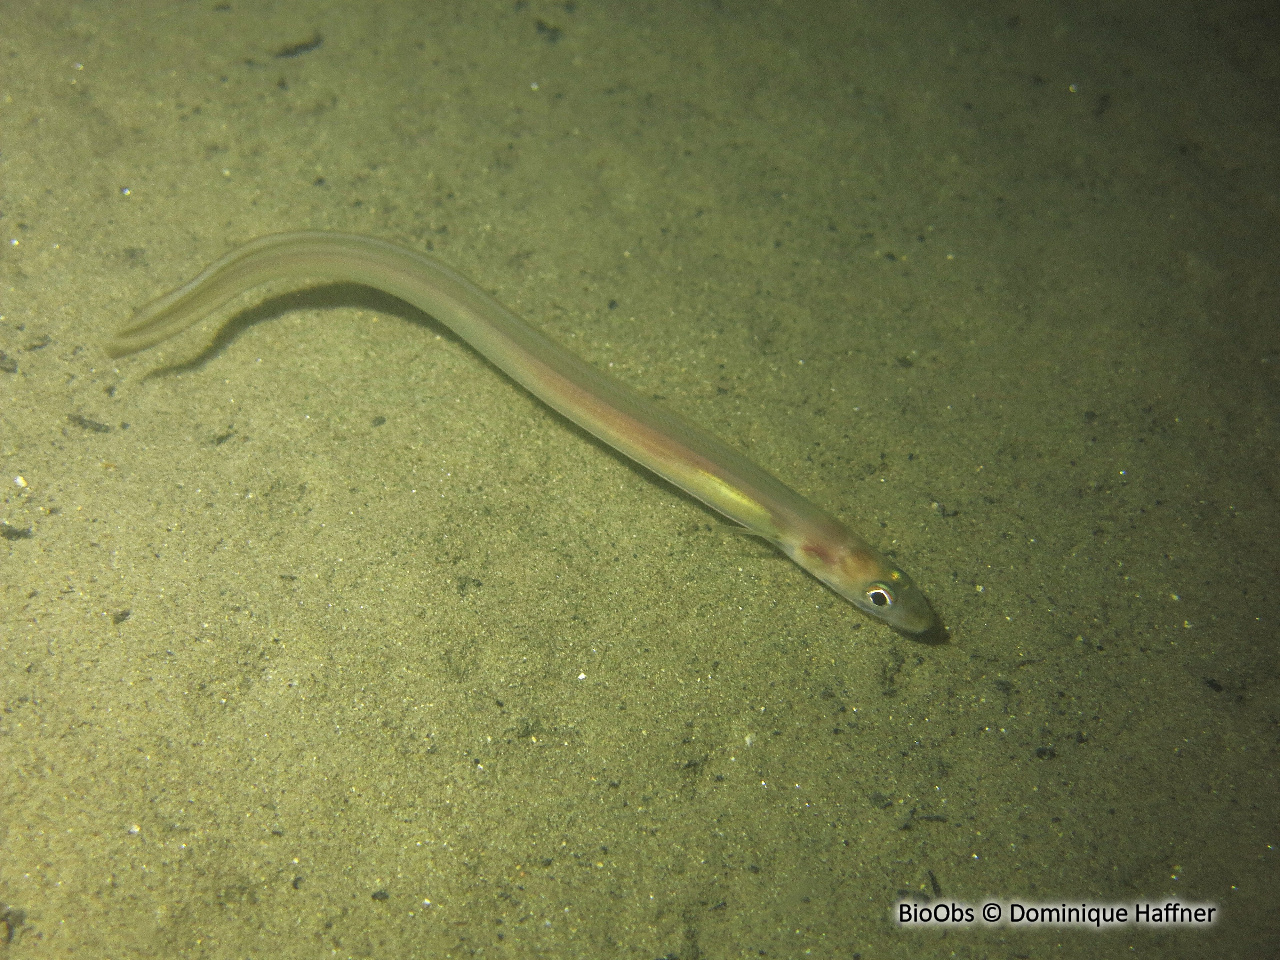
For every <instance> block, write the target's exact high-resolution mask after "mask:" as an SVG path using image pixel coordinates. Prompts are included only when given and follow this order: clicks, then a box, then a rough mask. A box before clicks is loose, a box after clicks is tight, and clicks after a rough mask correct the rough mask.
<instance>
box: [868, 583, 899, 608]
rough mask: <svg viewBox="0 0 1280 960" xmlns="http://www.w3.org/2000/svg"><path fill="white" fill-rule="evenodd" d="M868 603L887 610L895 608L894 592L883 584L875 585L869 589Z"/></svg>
mask: <svg viewBox="0 0 1280 960" xmlns="http://www.w3.org/2000/svg"><path fill="white" fill-rule="evenodd" d="M867 602H868V603H870V604H871V605H872V606H873V607H880V608H881V609H884V610H887V609H889V608H890V607H892V606H893V592H892V591H891V590H890V589H889V588H888V587H886V586H885V585H884V584H883V583H873V584H872V585H871V586H869V587H868V588H867Z"/></svg>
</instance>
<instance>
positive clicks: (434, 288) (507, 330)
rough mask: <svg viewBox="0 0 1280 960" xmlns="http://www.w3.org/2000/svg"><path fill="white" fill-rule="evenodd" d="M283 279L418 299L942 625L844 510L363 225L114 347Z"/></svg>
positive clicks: (777, 532) (558, 401)
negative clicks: (838, 515)
mask: <svg viewBox="0 0 1280 960" xmlns="http://www.w3.org/2000/svg"><path fill="white" fill-rule="evenodd" d="M279 280H294V281H304V280H309V281H326V282H332V281H341V282H348V283H358V284H363V285H366V286H370V287H375V288H377V289H379V290H383V291H386V292H387V293H389V294H392V295H393V296H396V297H399V298H400V299H402V300H405V301H406V302H408V303H410V304H412V305H413V306H415V307H417V308H418V309H419V310H422V311H423V312H424V313H427V314H430V315H431V316H432V317H434V318H435V319H436V320H438V321H440V322H441V323H443V324H444V325H445V326H447V327H449V328H450V329H451V330H453V331H454V333H456V334H457V335H458V336H460V337H461V338H462V339H464V340H466V341H467V342H468V343H469V344H471V346H472V347H474V348H475V349H476V350H477V351H479V352H480V353H481V354H482V355H483V356H484V357H485V358H486V359H488V360H489V361H490V362H491V363H493V364H494V366H496V367H498V368H499V369H500V370H502V371H503V372H504V373H505V374H507V376H509V377H511V379H513V380H515V381H516V382H517V383H519V384H520V385H521V386H523V387H524V388H525V389H527V390H528V391H529V392H530V393H532V394H533V395H534V396H536V397H537V398H538V399H540V400H542V401H543V402H544V403H546V404H547V405H548V406H550V407H552V408H553V409H555V410H556V411H558V412H559V413H561V414H563V415H564V416H565V417H568V418H569V419H570V420H572V421H573V422H574V423H576V424H578V425H579V426H580V427H582V428H583V429H584V430H587V431H589V432H591V433H593V434H594V435H595V436H597V437H599V438H600V439H601V440H603V441H604V442H605V443H607V444H609V445H610V446H612V447H614V448H615V449H617V450H618V451H620V452H621V453H623V454H625V455H626V456H628V457H630V458H631V459H632V460H634V461H636V462H637V463H639V464H641V465H642V466H644V467H647V468H648V469H650V470H652V471H653V472H654V473H656V474H658V475H659V476H661V477H664V478H666V479H667V480H669V481H670V482H672V483H674V484H675V485H676V486H678V487H680V488H681V489H683V490H685V491H687V492H688V493H690V494H691V495H693V496H695V497H697V498H698V499H699V500H701V501H702V502H703V503H705V504H707V505H708V506H709V507H712V508H713V509H715V510H718V511H719V512H720V513H722V514H724V515H725V516H726V517H728V518H729V519H731V520H734V521H736V522H737V523H740V524H742V526H744V527H746V528H747V529H748V530H750V531H751V532H752V533H755V534H758V535H759V536H761V537H764V538H765V539H766V540H768V541H770V542H771V543H773V544H774V545H775V546H777V548H778V549H779V550H781V551H782V552H783V553H785V554H786V555H787V556H788V557H790V558H791V559H792V560H794V561H795V562H796V563H798V564H799V565H800V566H801V567H803V568H804V569H805V570H807V571H809V573H811V574H813V575H814V576H815V577H817V578H818V579H819V580H821V581H822V582H823V583H825V584H826V585H827V586H829V587H830V588H831V589H832V590H834V591H835V592H836V593H838V594H840V595H841V596H842V597H844V598H846V599H847V600H849V601H851V602H852V603H853V604H854V605H856V606H858V607H859V608H861V609H862V610H864V611H866V612H867V613H869V614H870V615H871V616H873V617H875V618H876V619H878V620H881V621H883V622H884V623H886V624H888V625H889V626H890V627H893V628H894V629H896V630H899V631H902V632H903V633H908V634H923V633H926V632H931V631H934V630H936V629H938V622H937V619H936V617H935V616H934V613H933V610H932V609H931V608H930V606H929V603H928V601H927V600H926V599H925V596H924V594H923V593H921V592H920V590H919V589H918V588H917V587H916V586H915V585H914V584H913V583H912V582H911V580H910V578H909V577H907V575H906V574H905V573H903V572H902V571H901V570H900V569H898V567H897V566H896V565H895V564H893V563H892V562H890V561H889V560H888V559H887V558H886V557H884V556H883V555H881V554H880V553H879V552H877V551H876V550H875V549H874V548H872V547H871V546H870V545H869V544H868V543H867V542H866V541H864V540H862V539H861V538H860V537H858V536H857V535H856V534H854V533H853V532H851V531H850V530H848V529H847V528H846V527H845V526H844V525H843V524H841V523H840V521H838V520H836V519H835V518H834V517H832V516H830V515H829V514H827V513H826V512H824V511H823V510H820V509H819V508H818V507H816V506H814V505H813V504H812V503H810V502H809V501H808V500H806V499H804V497H802V496H800V495H799V494H798V493H796V492H795V491H794V490H792V489H791V488H790V487H788V486H786V485H785V484H784V483H782V482H781V481H779V480H778V479H776V478H775V477H774V476H772V475H771V474H769V473H768V472H766V471H765V470H763V469H761V468H760V467H758V466H756V465H755V464H754V463H752V462H751V461H750V460H748V459H747V458H746V457H744V456H742V455H741V454H740V453H737V452H736V451H734V450H732V449H731V448H729V447H727V446H726V445H725V444H723V443H721V442H720V441H719V440H717V439H716V438H715V437H713V436H711V435H710V434H708V433H705V432H704V431H702V430H699V429H698V428H697V427H694V426H692V425H691V424H688V423H685V422H684V421H683V420H680V419H679V418H677V417H676V416H674V415H672V414H670V413H668V412H666V411H664V410H662V409H661V408H660V407H658V406H656V405H654V404H653V403H651V402H650V401H648V400H646V399H644V398H643V397H641V396H640V395H639V394H637V393H636V392H635V391H633V390H631V389H630V388H628V387H626V386H624V385H622V384H621V383H619V382H618V381H616V380H614V379H613V378H611V377H609V376H606V375H605V374H603V373H601V372H600V371H599V370H596V369H595V368H594V367H592V366H590V365H588V364H586V363H584V362H583V361H582V360H579V359H578V358H577V357H575V356H574V355H573V354H571V353H569V352H568V351H566V350H565V349H564V348H563V347H560V346H558V345H557V344H555V343H553V342H552V341H551V340H548V339H547V338H546V337H544V336H543V335H542V334H540V333H538V332H537V331H535V330H534V329H533V328H531V327H530V326H528V325H527V324H526V323H525V322H524V321H523V320H521V319H520V318H519V317H517V316H516V315H515V314H513V313H512V312H511V311H509V310H508V309H506V307H504V306H502V305H501V304H500V303H498V302H497V301H496V300H494V299H493V298H492V297H490V296H489V295H488V294H487V293H485V292H484V291H482V290H481V289H480V288H479V287H477V286H476V285H475V284H473V283H471V282H470V281H469V280H467V279H465V278H464V277H462V276H460V275H459V274H458V273H456V272H454V271H453V270H451V269H450V268H449V267H447V266H445V265H444V264H443V263H441V262H439V261H438V260H436V259H434V258H432V257H429V256H427V255H425V254H421V253H416V252H414V251H412V250H408V249H405V248H403V247H399V246H396V245H395V244H392V243H388V242H386V241H383V240H377V239H374V238H371V237H363V236H356V235H353V234H343V233H323V232H299V233H282V234H275V235H272V236H266V237H260V238H259V239H257V240H254V241H252V242H251V243H248V244H246V245H245V246H243V247H240V248H239V249H237V250H233V251H232V252H231V253H229V254H227V255H226V256H224V257H223V258H222V259H220V260H218V261H217V262H216V263H214V264H212V265H211V266H209V267H208V268H207V269H205V270H204V271H203V272H202V273H201V274H200V275H199V276H197V277H196V278H195V279H194V280H192V281H190V282H189V283H187V284H185V285H184V286H181V287H179V288H178V289H176V290H174V291H173V292H172V293H169V294H166V295H165V296H163V297H161V298H159V299H158V300H155V301H153V302H151V303H149V304H147V305H146V306H144V307H142V308H140V309H139V310H138V311H137V312H136V313H135V314H134V317H133V319H132V320H131V321H129V322H128V323H127V324H125V325H124V326H123V327H121V328H120V329H119V330H118V331H117V332H116V335H115V337H114V338H113V339H112V340H111V342H110V343H109V344H108V345H107V352H108V353H110V354H111V355H112V356H115V357H118V356H123V355H125V354H129V353H135V352H137V351H139V350H145V349H147V348H148V347H151V346H154V345H155V344H157V343H159V342H160V341H161V340H165V339H167V338H168V337H171V336H173V335H174V334H176V333H178V332H179V331H181V330H185V329H186V328H187V327H189V326H191V325H192V324H194V323H196V322H198V321H199V320H201V319H203V318H204V317H206V316H208V315H209V314H210V313H212V312H213V311H215V310H217V309H218V308H219V307H221V306H222V305H224V304H225V303H226V302H227V301H229V300H231V299H233V298H234V297H237V296H239V295H241V294H243V293H245V292H247V291H249V290H251V289H252V288H254V287H257V286H259V285H261V284H264V283H267V282H270V281H279Z"/></svg>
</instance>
